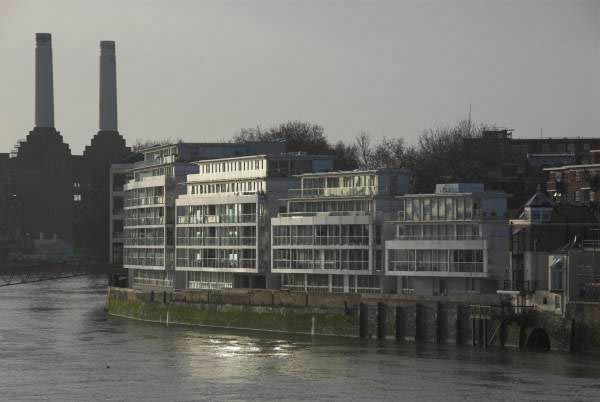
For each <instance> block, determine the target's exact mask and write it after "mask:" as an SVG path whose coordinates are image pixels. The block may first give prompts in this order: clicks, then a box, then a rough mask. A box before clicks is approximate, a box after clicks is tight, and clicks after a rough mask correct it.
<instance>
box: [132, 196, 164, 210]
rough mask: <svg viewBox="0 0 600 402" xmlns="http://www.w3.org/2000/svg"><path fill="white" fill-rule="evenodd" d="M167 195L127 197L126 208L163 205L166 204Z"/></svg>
mask: <svg viewBox="0 0 600 402" xmlns="http://www.w3.org/2000/svg"><path fill="white" fill-rule="evenodd" d="M164 201H165V197H163V196H151V197H140V198H125V201H124V205H125V208H129V207H139V206H144V205H161V204H164Z"/></svg>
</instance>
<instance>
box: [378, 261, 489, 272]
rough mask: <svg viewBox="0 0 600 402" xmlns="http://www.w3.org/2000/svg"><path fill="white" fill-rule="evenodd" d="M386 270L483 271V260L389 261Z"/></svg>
mask: <svg viewBox="0 0 600 402" xmlns="http://www.w3.org/2000/svg"><path fill="white" fill-rule="evenodd" d="M388 271H410V272H461V273H483V272H484V270H483V262H450V263H448V262H435V261H430V262H423V261H421V262H416V261H390V262H389V263H388Z"/></svg>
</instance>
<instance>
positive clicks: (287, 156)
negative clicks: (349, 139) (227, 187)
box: [191, 152, 334, 165]
mask: <svg viewBox="0 0 600 402" xmlns="http://www.w3.org/2000/svg"><path fill="white" fill-rule="evenodd" d="M254 158H267V159H280V160H285V159H333V158H334V157H333V155H310V154H302V153H297V152H286V153H282V154H276V155H272V154H256V155H240V156H228V157H226V158H214V159H213V158H211V159H202V160H198V161H192V162H191V163H195V164H197V165H199V164H204V163H212V162H227V161H232V160H240V159H254Z"/></svg>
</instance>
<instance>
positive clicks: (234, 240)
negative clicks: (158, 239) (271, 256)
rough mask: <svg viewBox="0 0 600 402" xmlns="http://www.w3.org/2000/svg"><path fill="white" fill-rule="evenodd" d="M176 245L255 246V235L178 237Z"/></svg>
mask: <svg viewBox="0 0 600 402" xmlns="http://www.w3.org/2000/svg"><path fill="white" fill-rule="evenodd" d="M177 245H178V246H255V245H256V237H178V238H177Z"/></svg>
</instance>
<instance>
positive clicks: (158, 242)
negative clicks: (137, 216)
mask: <svg viewBox="0 0 600 402" xmlns="http://www.w3.org/2000/svg"><path fill="white" fill-rule="evenodd" d="M123 244H125V245H126V246H164V245H165V239H164V238H163V237H136V238H131V237H128V238H125V239H123Z"/></svg>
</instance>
